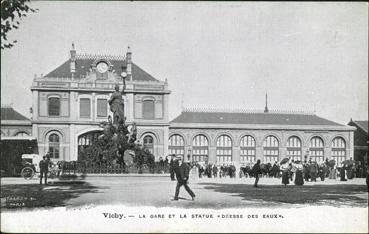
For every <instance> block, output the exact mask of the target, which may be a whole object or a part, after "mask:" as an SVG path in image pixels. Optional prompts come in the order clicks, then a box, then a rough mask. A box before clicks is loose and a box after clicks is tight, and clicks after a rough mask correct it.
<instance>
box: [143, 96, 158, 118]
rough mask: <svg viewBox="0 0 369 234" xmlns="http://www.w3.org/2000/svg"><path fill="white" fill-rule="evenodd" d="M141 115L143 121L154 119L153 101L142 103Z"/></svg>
mask: <svg viewBox="0 0 369 234" xmlns="http://www.w3.org/2000/svg"><path fill="white" fill-rule="evenodd" d="M142 115H143V118H144V119H154V118H155V105H154V101H153V100H144V101H143V102H142Z"/></svg>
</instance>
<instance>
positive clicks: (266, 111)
mask: <svg viewBox="0 0 369 234" xmlns="http://www.w3.org/2000/svg"><path fill="white" fill-rule="evenodd" d="M268 112H269V109H268V93H265V109H264V113H268Z"/></svg>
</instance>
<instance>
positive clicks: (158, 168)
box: [60, 162, 169, 175]
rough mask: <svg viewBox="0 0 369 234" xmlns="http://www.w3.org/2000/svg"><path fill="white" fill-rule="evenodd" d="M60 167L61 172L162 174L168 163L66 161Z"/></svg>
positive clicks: (166, 170)
mask: <svg viewBox="0 0 369 234" xmlns="http://www.w3.org/2000/svg"><path fill="white" fill-rule="evenodd" d="M60 167H61V170H62V172H61V174H69V175H72V174H130V173H132V174H162V173H169V165H168V164H165V163H164V164H161V163H159V162H157V163H155V164H154V165H153V166H152V167H151V168H150V167H149V166H147V165H143V166H142V167H138V166H134V165H131V166H121V165H119V164H106V163H78V162H67V163H64V164H63V165H61V166H60Z"/></svg>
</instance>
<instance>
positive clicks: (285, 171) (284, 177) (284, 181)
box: [280, 162, 290, 186]
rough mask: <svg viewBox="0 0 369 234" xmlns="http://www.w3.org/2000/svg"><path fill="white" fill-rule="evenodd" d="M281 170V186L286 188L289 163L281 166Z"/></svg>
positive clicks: (288, 180)
mask: <svg viewBox="0 0 369 234" xmlns="http://www.w3.org/2000/svg"><path fill="white" fill-rule="evenodd" d="M280 168H281V170H282V184H284V186H287V184H289V183H290V178H289V169H290V167H289V162H286V163H283V164H281V167H280Z"/></svg>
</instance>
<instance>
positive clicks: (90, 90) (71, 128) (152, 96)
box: [31, 45, 170, 161]
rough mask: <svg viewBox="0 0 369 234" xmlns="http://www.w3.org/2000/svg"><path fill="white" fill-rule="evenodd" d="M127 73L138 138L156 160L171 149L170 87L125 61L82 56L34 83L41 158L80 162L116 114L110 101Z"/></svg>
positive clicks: (128, 108)
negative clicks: (115, 87) (81, 153)
mask: <svg viewBox="0 0 369 234" xmlns="http://www.w3.org/2000/svg"><path fill="white" fill-rule="evenodd" d="M122 72H125V73H126V74H127V77H126V89H125V94H126V95H125V98H124V111H125V116H126V123H127V124H128V125H129V124H132V123H133V122H136V124H137V131H138V132H137V138H138V141H139V143H141V144H144V145H145V147H146V148H148V149H149V150H150V151H151V152H152V153H153V154H154V155H165V154H167V149H168V140H167V139H168V137H169V123H168V122H169V121H168V96H169V94H170V91H169V90H168V83H167V82H166V81H164V82H163V81H159V80H157V79H155V78H154V77H152V76H151V75H150V74H148V73H147V72H145V71H144V70H143V69H141V68H140V67H138V66H137V65H136V64H134V63H133V62H132V53H131V51H130V50H129V48H128V51H127V53H126V54H125V55H124V56H108V55H88V54H77V53H76V50H75V48H74V45H73V46H72V50H71V51H70V58H69V59H68V60H67V61H66V62H65V63H63V64H62V65H60V66H59V67H57V68H56V69H54V70H53V71H51V72H50V73H48V74H47V75H45V76H41V77H35V78H34V80H33V83H32V87H31V91H32V108H33V113H32V134H33V135H34V136H35V137H36V138H37V139H38V145H39V153H40V154H41V155H43V154H46V153H47V152H50V153H51V159H52V160H54V161H59V160H65V161H74V160H78V155H79V152H80V151H81V150H83V148H84V147H86V146H88V145H90V144H91V142H92V141H93V140H94V139H95V138H97V136H98V135H99V134H101V131H102V128H101V127H100V126H99V124H100V123H101V122H103V121H107V118H108V116H109V115H111V116H112V113H111V112H110V109H109V104H108V100H109V97H110V95H111V93H112V92H113V90H114V86H115V85H116V84H119V86H120V90H121V89H122V88H123V79H122V77H121V73H122Z"/></svg>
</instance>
